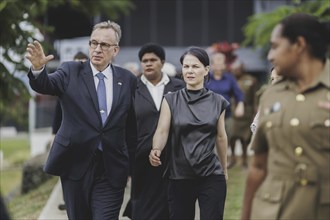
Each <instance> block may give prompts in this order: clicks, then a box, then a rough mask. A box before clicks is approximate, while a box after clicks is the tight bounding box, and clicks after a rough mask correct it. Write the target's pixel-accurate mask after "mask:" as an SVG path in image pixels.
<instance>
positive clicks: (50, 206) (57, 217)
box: [38, 180, 199, 220]
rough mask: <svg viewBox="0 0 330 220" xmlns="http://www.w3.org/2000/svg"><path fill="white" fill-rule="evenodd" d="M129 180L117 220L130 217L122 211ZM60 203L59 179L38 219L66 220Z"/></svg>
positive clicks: (61, 198) (128, 191) (125, 202)
mask: <svg viewBox="0 0 330 220" xmlns="http://www.w3.org/2000/svg"><path fill="white" fill-rule="evenodd" d="M130 185H131V184H130V182H128V184H127V187H126V189H125V195H124V201H123V205H122V207H121V209H120V215H119V220H130V218H127V217H123V212H124V209H125V207H126V204H127V202H128V200H129V198H130V190H131V187H130ZM60 203H63V193H62V187H61V181H60V180H59V181H58V182H57V183H56V185H55V187H54V189H53V191H52V193H51V194H50V196H49V199H48V201H47V203H46V205H45V207H44V208H43V210H42V211H41V214H40V216H39V218H38V220H68V217H67V214H66V211H65V210H63V211H62V210H59V209H58V205H59V204H60ZM195 210H196V211H195V220H198V219H199V208H198V203H197V202H196V209H195Z"/></svg>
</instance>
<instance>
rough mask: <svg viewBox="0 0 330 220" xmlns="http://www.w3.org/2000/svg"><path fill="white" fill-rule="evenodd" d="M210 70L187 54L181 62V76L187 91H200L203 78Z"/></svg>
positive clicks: (202, 85)
mask: <svg viewBox="0 0 330 220" xmlns="http://www.w3.org/2000/svg"><path fill="white" fill-rule="evenodd" d="M209 70H210V67H209V66H204V65H203V63H201V61H199V59H198V58H197V57H195V56H193V55H191V54H187V55H186V56H185V57H184V59H183V61H182V75H183V79H184V81H185V83H186V86H187V89H192V90H194V89H201V88H203V87H204V77H205V76H207V74H208V72H209Z"/></svg>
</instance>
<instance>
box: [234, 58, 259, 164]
mask: <svg viewBox="0 0 330 220" xmlns="http://www.w3.org/2000/svg"><path fill="white" fill-rule="evenodd" d="M231 70H232V74H233V75H234V76H235V78H236V80H237V84H238V86H239V88H240V89H241V91H242V92H243V94H244V115H243V116H241V117H236V116H235V115H233V124H232V131H231V137H230V140H229V143H230V147H231V153H232V154H231V160H230V161H231V162H230V165H229V166H228V169H229V168H231V167H233V166H234V165H235V163H236V155H235V147H236V141H237V140H239V141H240V143H241V146H242V166H243V168H247V165H248V163H247V147H248V144H249V142H250V139H251V135H252V133H251V131H250V124H251V121H252V120H253V117H254V115H255V113H256V111H257V103H256V96H255V93H256V91H257V80H256V78H255V77H253V76H251V75H250V74H248V73H246V72H245V70H244V64H243V62H242V61H241V60H239V59H237V60H236V61H235V62H234V63H233V64H232V65H231ZM234 106H235V105H234ZM234 106H232V108H233V107H234Z"/></svg>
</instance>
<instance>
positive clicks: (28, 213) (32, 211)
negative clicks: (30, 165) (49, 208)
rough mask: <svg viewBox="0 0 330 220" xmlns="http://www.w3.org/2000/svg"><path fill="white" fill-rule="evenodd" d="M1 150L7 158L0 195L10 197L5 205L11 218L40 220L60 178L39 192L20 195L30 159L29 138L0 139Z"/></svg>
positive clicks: (0, 183)
mask: <svg viewBox="0 0 330 220" xmlns="http://www.w3.org/2000/svg"><path fill="white" fill-rule="evenodd" d="M0 149H1V151H2V152H3V155H4V158H3V159H4V161H2V165H3V167H2V168H3V170H1V173H0V190H1V195H2V196H3V197H5V198H8V197H9V198H10V201H9V202H8V203H7V204H6V205H7V209H8V212H9V213H10V216H11V219H15V220H16V219H19V220H21V219H22V220H23V219H26V220H32V219H37V218H38V217H39V215H40V213H41V211H42V208H43V207H44V206H45V204H46V202H47V200H48V198H49V195H50V193H51V191H52V190H53V188H54V186H55V184H56V182H57V181H58V178H56V177H52V178H51V179H49V180H48V181H46V182H45V183H43V184H42V185H41V186H40V187H38V188H37V189H34V190H31V191H30V192H28V193H26V194H24V195H21V194H20V188H21V182H22V168H23V164H24V162H25V161H26V160H27V159H29V158H30V148H29V138H28V136H27V135H23V136H18V137H15V138H0Z"/></svg>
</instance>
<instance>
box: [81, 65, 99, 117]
mask: <svg viewBox="0 0 330 220" xmlns="http://www.w3.org/2000/svg"><path fill="white" fill-rule="evenodd" d="M82 73H83V77H82V78H83V81H84V83H85V85H86V87H87V90H88V92H89V94H90V96H91V99H92V102H93V104H94V109H95V111H96V113H97V115H98V116H99V118H100V119H101V115H100V113H99V111H98V109H99V107H98V106H99V104H98V100H97V94H96V89H95V82H94V78H93V71H92V69H91V67H90V63H89V61H86V62H84V68H83V70H82Z"/></svg>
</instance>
